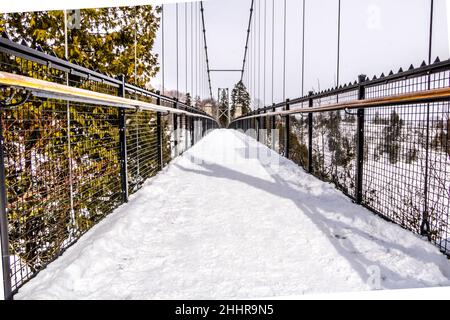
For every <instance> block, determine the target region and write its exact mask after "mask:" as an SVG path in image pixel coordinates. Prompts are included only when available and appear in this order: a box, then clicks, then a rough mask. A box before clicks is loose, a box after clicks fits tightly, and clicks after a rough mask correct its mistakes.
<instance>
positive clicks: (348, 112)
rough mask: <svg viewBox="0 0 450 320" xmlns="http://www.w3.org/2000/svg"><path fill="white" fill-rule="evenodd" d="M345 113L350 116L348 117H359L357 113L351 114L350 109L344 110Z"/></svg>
mask: <svg viewBox="0 0 450 320" xmlns="http://www.w3.org/2000/svg"><path fill="white" fill-rule="evenodd" d="M344 112H345V113H346V114H348V115H351V116H357V115H358V113H357V112H356V113H351V112H350V111H349V110H348V108H345V109H344Z"/></svg>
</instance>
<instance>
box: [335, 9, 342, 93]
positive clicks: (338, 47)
mask: <svg viewBox="0 0 450 320" xmlns="http://www.w3.org/2000/svg"><path fill="white" fill-rule="evenodd" d="M337 41H338V44H337V70H336V87H339V80H340V79H339V73H340V56H341V0H339V1H338V36H337ZM337 97H339V96H337Z"/></svg>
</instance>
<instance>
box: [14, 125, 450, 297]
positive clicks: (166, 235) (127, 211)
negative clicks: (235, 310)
mask: <svg viewBox="0 0 450 320" xmlns="http://www.w3.org/2000/svg"><path fill="white" fill-rule="evenodd" d="M259 151H262V152H264V154H266V155H269V156H270V157H267V156H266V157H262V158H260V159H258V157H257V156H256V152H259ZM429 286H450V262H449V261H448V260H447V259H446V257H445V256H443V255H442V254H441V253H440V252H439V251H438V250H437V248H435V247H434V246H433V245H431V244H429V243H428V242H426V241H424V240H422V239H420V238H419V237H417V236H415V235H414V234H412V233H410V232H408V231H406V230H403V229H402V228H400V227H398V226H397V225H394V224H391V223H388V222H386V221H384V220H382V219H381V218H379V217H377V216H375V215H373V214H372V213H370V212H369V211H367V210H366V209H364V208H362V207H360V206H357V205H354V204H352V203H351V201H350V200H349V199H348V198H347V197H345V196H344V195H342V194H341V193H340V192H339V191H337V190H335V189H334V188H333V186H332V185H330V184H326V183H323V182H321V181H319V180H317V179H316V178H314V177H312V176H310V175H308V174H306V173H305V172H304V171H303V170H302V169H301V168H299V167H298V166H297V165H295V164H294V163H292V162H290V161H288V160H286V159H282V158H279V157H278V156H277V154H276V153H274V152H272V151H270V150H269V149H267V148H266V147H264V146H262V145H261V144H258V143H257V142H256V141H254V140H253V139H249V138H248V137H246V136H244V135H243V134H241V133H238V132H235V131H229V130H216V131H214V132H212V133H211V134H209V135H208V136H207V137H205V138H204V139H203V140H201V141H200V142H199V143H198V144H197V145H195V146H194V147H193V148H191V149H190V150H188V151H187V152H185V153H184V155H183V156H181V157H179V158H178V159H176V160H174V161H173V162H172V164H171V165H169V167H168V168H167V169H166V170H164V172H162V173H160V174H159V175H158V176H156V177H155V178H153V179H151V180H150V181H149V182H148V183H147V184H146V185H145V186H144V188H142V189H141V190H140V191H139V192H138V193H137V194H135V195H133V196H132V197H131V199H130V202H129V203H128V204H126V205H124V206H122V207H120V208H119V209H118V210H116V211H115V212H114V213H113V214H111V215H109V216H108V217H106V218H105V219H104V220H103V221H102V222H101V223H100V224H99V225H97V226H95V227H94V228H93V229H92V230H91V231H89V232H88V233H87V234H86V235H85V236H83V237H82V238H81V239H80V241H79V242H78V243H76V244H75V245H74V246H73V247H71V248H70V249H68V250H67V252H66V253H64V255H63V256H62V257H60V258H59V259H57V260H56V261H55V262H53V263H51V264H50V265H49V266H48V267H47V269H45V270H44V271H42V272H41V273H39V274H38V276H37V277H36V278H34V279H32V280H31V281H30V282H29V283H27V284H26V285H25V286H24V287H23V288H21V289H20V291H19V293H18V294H17V295H16V297H15V298H16V299H44V298H45V299H61V298H64V299H160V298H161V299H162V298H166V299H203V298H212V299H216V298H217V299H219V298H222V299H226V298H263V297H276V296H284V297H286V296H298V295H302V294H313V293H331V292H351V291H360V290H370V289H377V288H382V289H397V288H418V287H429Z"/></svg>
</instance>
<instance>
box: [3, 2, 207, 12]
mask: <svg viewBox="0 0 450 320" xmlns="http://www.w3.org/2000/svg"><path fill="white" fill-rule="evenodd" d="M197 1H198V0H64V1H61V0H43V1H29V0H22V1H9V0H2V1H0V13H11V12H27V11H48V10H64V9H91V8H110V7H126V6H141V5H148V4H153V5H154V4H156V5H158V4H166V3H176V2H197Z"/></svg>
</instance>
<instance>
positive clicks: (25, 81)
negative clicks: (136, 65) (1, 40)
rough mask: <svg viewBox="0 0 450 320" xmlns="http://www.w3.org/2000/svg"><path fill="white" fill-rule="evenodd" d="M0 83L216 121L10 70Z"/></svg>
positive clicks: (51, 95)
mask: <svg viewBox="0 0 450 320" xmlns="http://www.w3.org/2000/svg"><path fill="white" fill-rule="evenodd" d="M0 85H4V86H9V87H15V88H23V89H26V90H29V91H31V93H32V94H33V95H35V96H37V97H45V98H54V99H62V100H69V101H76V102H82V103H90V104H97V105H98V104H100V105H106V106H113V107H119V108H128V109H139V110H149V111H158V112H164V113H175V114H184V115H187V116H193V117H199V118H206V119H210V120H213V121H216V120H215V119H214V118H212V117H209V116H206V115H202V114H197V113H192V112H188V111H185V110H181V109H175V108H170V107H165V106H160V105H157V104H154V103H149V102H143V101H139V100H132V99H127V98H122V97H117V96H113V95H109V94H105V93H100V92H95V91H90V90H86V89H80V88H75V87H70V86H67V85H63V84H59V83H54V82H49V81H45V80H41V79H35V78H30V77H26V76H22V75H17V74H13V73H9V72H3V71H0Z"/></svg>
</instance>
